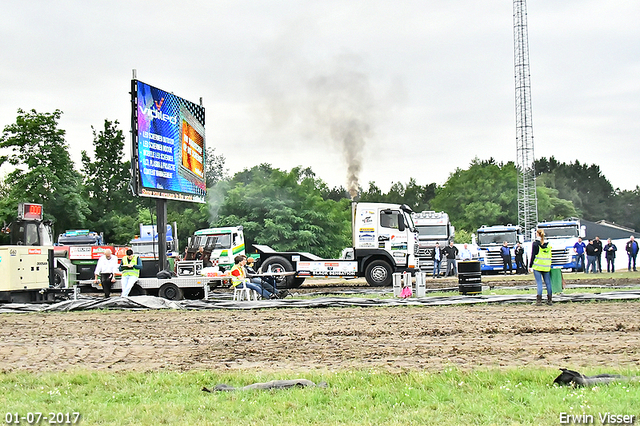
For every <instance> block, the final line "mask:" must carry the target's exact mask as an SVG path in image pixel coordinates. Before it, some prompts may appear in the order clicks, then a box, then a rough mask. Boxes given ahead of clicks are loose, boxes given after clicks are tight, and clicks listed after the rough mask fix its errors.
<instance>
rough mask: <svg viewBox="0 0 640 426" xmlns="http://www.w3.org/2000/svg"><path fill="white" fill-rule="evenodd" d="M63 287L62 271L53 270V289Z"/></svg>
mask: <svg viewBox="0 0 640 426" xmlns="http://www.w3.org/2000/svg"><path fill="white" fill-rule="evenodd" d="M63 286H64V271H63V270H62V269H60V268H55V269H54V270H53V288H62V287H63Z"/></svg>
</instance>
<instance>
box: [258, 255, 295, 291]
mask: <svg viewBox="0 0 640 426" xmlns="http://www.w3.org/2000/svg"><path fill="white" fill-rule="evenodd" d="M269 266H271V272H292V271H293V270H294V269H293V266H292V265H291V262H289V261H288V260H287V259H285V258H284V257H282V256H272V257H270V258H268V259H267V260H265V261H264V262H263V263H262V266H260V269H261V270H262V272H267V271H268V270H269ZM300 284H302V283H300ZM276 287H278V289H279V290H283V289H285V288H295V287H296V285H295V277H294V276H293V275H290V276H288V277H282V278H278V279H276Z"/></svg>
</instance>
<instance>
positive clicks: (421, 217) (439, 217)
mask: <svg viewBox="0 0 640 426" xmlns="http://www.w3.org/2000/svg"><path fill="white" fill-rule="evenodd" d="M412 217H413V223H414V224H415V226H416V230H417V231H418V244H419V248H418V265H419V266H420V270H422V271H427V272H431V271H433V260H432V256H433V251H434V249H435V247H436V243H439V244H440V248H444V247H446V246H447V245H449V241H453V239H454V238H455V234H456V230H455V228H454V226H453V225H452V224H451V222H450V221H449V215H448V214H447V213H445V212H435V211H422V212H420V213H413V214H412ZM443 262H444V263H443V264H442V265H441V267H440V270H441V271H442V272H444V271H446V270H447V265H446V260H444V261H443Z"/></svg>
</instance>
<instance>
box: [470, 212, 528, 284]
mask: <svg viewBox="0 0 640 426" xmlns="http://www.w3.org/2000/svg"><path fill="white" fill-rule="evenodd" d="M476 234H477V237H476V240H477V244H478V257H479V259H480V270H481V271H482V272H484V273H488V272H492V271H502V270H503V268H504V266H503V263H502V256H501V255H500V248H501V247H502V245H503V243H504V242H505V241H506V242H507V244H508V245H509V247H511V250H510V253H511V263H512V264H511V267H512V268H513V270H514V271H515V270H516V265H515V255H514V251H513V247H514V246H515V245H516V243H518V242H522V241H523V239H524V238H523V235H522V228H520V226H518V225H511V224H509V225H495V226H485V225H483V226H482V227H480V228H478V230H477V231H476Z"/></svg>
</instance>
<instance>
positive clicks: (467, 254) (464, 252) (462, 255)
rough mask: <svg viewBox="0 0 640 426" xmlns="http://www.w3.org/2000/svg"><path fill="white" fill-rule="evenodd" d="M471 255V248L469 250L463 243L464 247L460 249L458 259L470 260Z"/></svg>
mask: <svg viewBox="0 0 640 426" xmlns="http://www.w3.org/2000/svg"><path fill="white" fill-rule="evenodd" d="M472 257H473V256H472V255H471V250H469V248H468V247H467V245H466V244H465V245H464V248H463V249H462V250H460V260H471V258H472Z"/></svg>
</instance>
